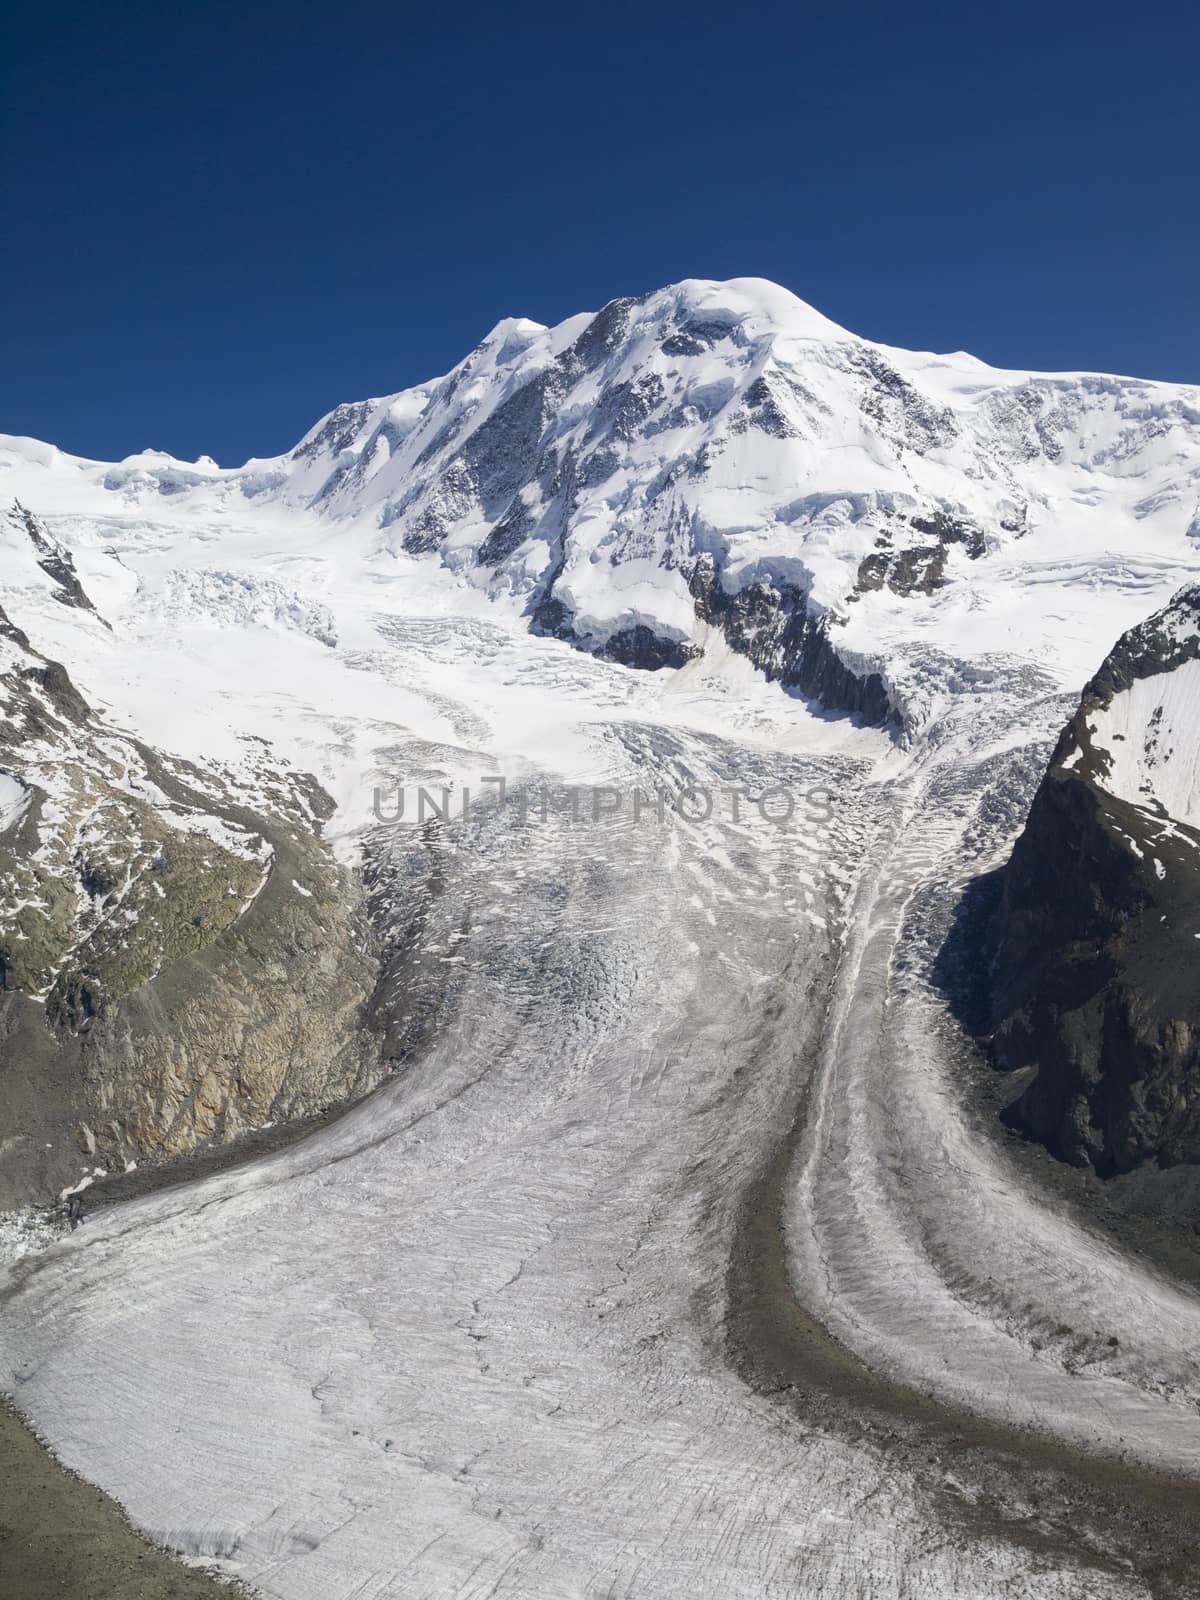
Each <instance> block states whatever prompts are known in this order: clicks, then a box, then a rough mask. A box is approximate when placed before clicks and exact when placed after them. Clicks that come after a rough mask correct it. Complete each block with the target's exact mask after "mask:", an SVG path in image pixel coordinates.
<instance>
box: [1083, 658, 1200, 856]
mask: <svg viewBox="0 0 1200 1600" xmlns="http://www.w3.org/2000/svg"><path fill="white" fill-rule="evenodd" d="M1089 727H1090V728H1091V730H1092V734H1093V741H1094V743H1095V744H1096V745H1098V746H1099V747H1100V748H1101V749H1102V750H1104V751H1105V752H1106V754H1107V755H1108V757H1109V760H1110V762H1111V765H1110V766H1109V768H1108V770H1107V771H1106V772H1105V773H1104V775H1103V778H1102V782H1103V784H1104V787H1105V788H1106V789H1107V790H1108V791H1109V793H1110V794H1114V795H1116V796H1117V798H1118V799H1121V800H1127V801H1129V802H1130V803H1131V804H1133V805H1137V806H1153V807H1155V808H1159V807H1161V809H1162V810H1163V811H1165V812H1166V814H1167V815H1168V816H1169V817H1173V818H1174V819H1175V820H1176V821H1177V822H1186V823H1190V824H1192V825H1193V826H1194V825H1196V824H1197V823H1200V661H1186V662H1183V663H1182V664H1181V665H1179V666H1177V667H1176V668H1175V669H1174V670H1173V671H1171V672H1160V673H1156V674H1155V675H1154V676H1153V677H1148V678H1138V679H1137V680H1136V681H1135V682H1134V683H1133V684H1132V685H1131V686H1130V687H1129V688H1128V689H1125V690H1123V691H1122V692H1121V693H1120V694H1117V695H1114V696H1113V699H1112V701H1111V703H1110V704H1109V705H1107V706H1106V707H1105V708H1104V710H1103V711H1100V712H1097V713H1096V715H1095V717H1094V718H1092V719H1090V721H1089Z"/></svg>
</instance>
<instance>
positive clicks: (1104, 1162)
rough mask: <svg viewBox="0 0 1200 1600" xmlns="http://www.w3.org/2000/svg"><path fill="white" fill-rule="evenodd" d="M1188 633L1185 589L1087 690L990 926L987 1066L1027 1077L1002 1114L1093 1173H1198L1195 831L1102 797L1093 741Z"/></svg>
mask: <svg viewBox="0 0 1200 1600" xmlns="http://www.w3.org/2000/svg"><path fill="white" fill-rule="evenodd" d="M1197 624H1200V589H1191V590H1185V591H1183V592H1182V593H1181V594H1180V595H1178V596H1176V598H1175V600H1174V601H1173V602H1172V603H1171V605H1170V606H1169V607H1167V608H1166V609H1165V610H1164V611H1163V612H1160V613H1158V614H1157V615H1156V616H1155V617H1152V618H1151V619H1150V620H1149V621H1148V622H1147V623H1145V624H1143V625H1142V626H1141V627H1139V628H1136V629H1133V630H1132V631H1131V632H1130V633H1128V634H1126V635H1125V636H1124V637H1123V638H1122V639H1121V640H1120V642H1119V643H1118V644H1117V646H1116V647H1115V649H1114V650H1113V651H1112V653H1111V654H1110V655H1109V657H1108V658H1107V660H1106V661H1105V662H1104V665H1103V666H1102V667H1101V669H1100V671H1099V672H1098V673H1097V675H1096V677H1095V678H1094V679H1093V680H1092V682H1091V683H1090V684H1089V685H1088V686H1087V688H1086V690H1085V691H1084V695H1083V699H1082V702H1081V705H1080V708H1079V711H1078V712H1077V713H1076V715H1075V717H1074V719H1073V720H1072V722H1071V723H1070V724H1069V725H1068V727H1067V729H1066V730H1065V731H1064V733H1063V735H1062V738H1061V739H1060V741H1059V743H1058V746H1057V748H1056V749H1055V752H1054V756H1053V758H1052V760H1051V763H1050V766H1049V769H1048V770H1047V772H1046V775H1045V777H1044V779H1043V781H1042V783H1041V785H1040V787H1039V789H1038V791H1037V794H1036V796H1035V799H1034V802H1033V806H1032V808H1031V811H1030V814H1029V819H1028V822H1027V824H1026V827H1025V830H1024V832H1023V833H1022V834H1021V836H1020V838H1019V839H1018V841H1017V844H1016V846H1015V848H1014V850H1013V854H1012V858H1011V861H1010V863H1009V865H1008V868H1007V870H1006V872H1005V875H1004V889H1003V894H1002V897H1001V901H1000V905H999V908H998V911H997V914H996V918H995V921H994V923H993V929H992V938H993V949H992V981H991V998H992V1019H991V1020H992V1025H993V1028H994V1044H995V1050H996V1054H997V1057H998V1060H999V1062H1000V1064H1001V1065H1003V1066H1005V1067H1008V1068H1013V1069H1020V1068H1024V1069H1030V1068H1032V1069H1034V1076H1033V1077H1032V1079H1031V1081H1030V1083H1029V1084H1028V1086H1027V1087H1026V1088H1025V1090H1024V1092H1023V1093H1022V1094H1021V1096H1020V1098H1019V1099H1018V1100H1017V1101H1016V1103H1015V1105H1014V1106H1013V1108H1012V1110H1011V1112H1010V1115H1011V1117H1012V1119H1013V1120H1014V1121H1015V1122H1016V1123H1017V1124H1018V1125H1019V1126H1020V1127H1022V1128H1023V1129H1025V1130H1026V1131H1027V1132H1028V1133H1030V1134H1031V1135H1032V1136H1033V1137H1035V1138H1036V1139H1038V1140H1040V1141H1041V1142H1042V1143H1044V1144H1046V1145H1047V1146H1048V1147H1049V1148H1050V1149H1051V1150H1053V1151H1054V1152H1055V1153H1056V1154H1058V1155H1059V1156H1061V1157H1062V1158H1064V1159H1065V1160H1067V1161H1071V1162H1074V1163H1076V1164H1079V1165H1091V1166H1093V1167H1094V1168H1095V1169H1096V1170H1097V1171H1098V1172H1099V1173H1101V1174H1102V1175H1110V1174H1113V1173H1118V1172H1126V1171H1129V1170H1131V1169H1132V1168H1134V1167H1137V1166H1139V1165H1141V1164H1143V1163H1146V1162H1150V1161H1158V1162H1159V1163H1160V1164H1162V1165H1168V1164H1174V1163H1179V1162H1200V982H1198V981H1197V976H1198V971H1200V968H1198V963H1200V834H1198V833H1197V832H1196V831H1195V830H1194V829H1192V828H1190V827H1188V826H1187V825H1186V824H1185V823H1182V822H1179V821H1173V820H1172V819H1170V818H1168V817H1167V816H1166V814H1165V812H1164V811H1163V810H1162V807H1161V806H1160V805H1156V804H1155V803H1154V802H1153V801H1152V800H1148V803H1146V804H1141V803H1138V804H1133V803H1131V802H1129V801H1128V800H1126V799H1122V798H1120V797H1118V796H1117V795H1114V794H1112V793H1110V792H1109V790H1108V789H1106V788H1105V787H1104V779H1105V778H1106V776H1108V774H1109V772H1110V770H1111V762H1112V756H1111V753H1110V752H1109V751H1106V750H1105V749H1104V748H1103V747H1102V745H1101V744H1100V742H1099V740H1098V738H1097V736H1096V735H1095V732H1094V728H1093V724H1094V722H1095V720H1096V718H1097V715H1098V713H1102V712H1103V711H1104V710H1105V709H1106V708H1107V707H1108V706H1109V705H1111V703H1112V700H1113V698H1114V696H1115V695H1117V694H1119V693H1121V692H1122V691H1123V690H1125V689H1128V688H1129V686H1130V685H1131V684H1132V683H1134V682H1135V681H1136V680H1138V679H1143V678H1149V677H1154V676H1157V675H1159V674H1164V673H1170V672H1172V671H1173V670H1174V669H1175V668H1177V667H1179V666H1180V665H1182V664H1183V663H1184V662H1185V661H1193V660H1196V659H1198V658H1200V626H1197ZM1147 737H1148V738H1153V737H1154V735H1153V732H1152V731H1151V732H1149V733H1148V735H1147Z"/></svg>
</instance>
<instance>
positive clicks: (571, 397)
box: [0, 278, 1200, 722]
mask: <svg viewBox="0 0 1200 1600" xmlns="http://www.w3.org/2000/svg"><path fill="white" fill-rule="evenodd" d="M0 492H8V493H11V494H13V495H16V496H18V497H20V498H21V500H22V501H23V503H25V504H27V505H28V506H30V507H31V508H32V509H33V510H34V511H36V512H38V513H39V514H41V515H44V516H46V517H48V518H49V519H50V520H51V522H55V523H60V524H61V525H62V536H63V537H64V538H65V539H67V540H68V542H69V540H70V537H72V536H74V535H75V534H83V533H84V531H85V530H87V529H91V530H98V529H99V528H100V527H101V526H105V525H109V524H114V523H125V522H128V521H129V520H130V519H134V520H137V519H141V520H142V521H143V522H145V521H150V522H155V523H157V522H159V521H164V522H165V523H167V524H169V525H170V526H171V527H175V528H181V527H182V526H183V525H185V524H186V525H188V526H189V527H191V528H192V529H193V530H195V529H200V528H203V529H206V530H208V531H207V532H206V533H205V540H206V542H207V543H208V544H209V545H210V546H211V544H212V542H213V540H214V539H220V538H221V537H222V535H221V530H222V529H228V530H230V532H231V534H232V533H234V532H235V531H236V540H235V542H239V541H240V546H241V547H243V554H242V555H237V556H236V557H235V556H233V555H231V554H230V553H229V552H228V551H227V550H222V551H221V553H220V558H219V559H217V560H213V559H211V558H212V557H213V554H214V552H213V550H212V549H211V548H209V549H207V550H206V552H205V555H206V559H205V561H204V563H203V565H204V568H205V569H206V570H212V571H218V572H220V573H223V574H229V573H232V572H235V571H236V570H237V567H238V562H239V560H243V559H249V557H248V556H246V555H245V554H244V549H245V548H248V547H245V540H244V536H245V535H246V534H247V533H249V534H251V536H252V542H253V531H254V530H255V529H257V530H260V531H261V532H262V535H263V537H265V538H267V540H268V542H269V543H270V544H271V546H272V548H277V547H278V541H279V540H280V539H284V540H285V541H286V539H288V538H290V539H292V540H293V541H298V542H300V543H302V544H303V545H304V547H305V549H314V548H316V547H317V546H320V545H322V544H324V543H326V542H327V546H328V547H327V550H326V551H325V553H324V554H323V555H322V557H321V559H322V560H326V561H328V562H330V563H334V564H336V565H338V566H339V567H343V568H344V567H345V565H346V563H348V562H349V563H354V562H360V561H366V562H367V563H369V564H374V565H375V566H377V567H378V573H379V575H380V576H381V578H386V579H393V578H400V579H405V575H406V574H411V571H412V565H413V563H419V564H420V565H421V567H422V570H424V571H437V572H439V573H440V574H441V581H445V582H447V583H449V584H451V585H457V586H467V587H469V588H470V589H473V590H476V591H479V592H480V593H481V594H482V595H485V596H487V597H489V598H490V599H492V600H494V601H496V602H498V603H500V604H501V605H502V606H503V607H504V608H506V609H508V610H512V609H513V608H515V609H516V610H517V611H519V612H520V613H521V614H523V616H524V617H525V619H526V625H527V626H529V627H530V628H531V629H533V630H534V631H535V632H543V633H550V634H554V635H557V636H558V637H561V638H564V639H568V640H570V641H572V642H574V643H576V644H579V645H581V646H583V647H584V648H586V649H589V650H591V651H593V652H596V653H600V654H603V655H607V656H609V657H610V658H612V659H615V660H618V661H623V662H628V663H631V664H635V665H641V666H661V665H680V664H682V663H684V662H685V661H687V660H690V659H693V658H694V657H695V656H696V655H697V654H699V653H701V652H702V651H704V650H705V648H706V647H707V643H708V642H709V641H710V640H711V637H712V634H713V631H714V630H717V631H719V632H721V633H722V634H724V635H725V638H726V640H727V641H731V642H732V643H733V644H734V648H735V649H738V650H739V651H741V652H742V653H745V654H748V655H749V656H750V659H751V660H752V661H753V662H754V663H755V664H756V665H757V666H759V667H761V668H762V669H763V670H765V671H766V672H768V673H769V674H770V675H772V676H775V677H778V678H781V679H782V680H783V681H784V683H785V684H788V685H791V686H798V687H801V688H804V689H805V690H807V691H809V692H819V693H821V694H823V695H824V696H826V698H829V697H830V696H832V697H833V698H834V700H835V701H836V702H837V703H841V704H850V705H852V706H854V707H855V708H857V709H863V703H862V696H861V694H860V693H859V692H858V691H854V692H853V693H850V694H849V698H848V699H847V697H846V695H845V694H843V695H840V696H838V695H835V694H834V691H833V690H832V688H831V686H830V684H831V680H830V678H829V676H828V673H829V672H832V673H833V676H834V678H839V680H840V678H841V676H842V675H843V674H849V676H850V678H852V679H854V680H855V681H857V682H858V683H860V684H862V683H865V682H867V681H868V680H869V679H871V678H872V677H874V678H876V679H877V680H878V682H879V684H880V686H881V687H880V692H879V693H878V694H876V693H874V692H873V693H872V695H870V696H868V699H869V701H870V703H871V704H872V705H874V706H876V708H878V706H879V705H882V704H887V705H890V708H891V711H892V712H893V714H896V715H898V716H900V717H901V718H902V719H904V720H907V721H909V722H913V721H920V720H921V719H922V718H923V717H924V716H927V715H929V714H930V713H931V711H932V709H933V708H934V707H935V706H936V704H937V703H939V697H940V696H942V695H943V694H944V692H945V691H946V685H947V684H952V683H953V682H956V681H957V682H961V681H962V679H963V674H964V673H966V675H967V677H968V678H969V679H970V681H973V682H976V683H986V682H989V681H995V674H996V672H997V670H1001V671H1007V670H1008V669H1007V668H1006V667H1004V663H1005V662H1009V663H1010V664H1011V663H1012V662H1013V661H1020V662H1022V663H1023V667H1022V670H1025V668H1026V667H1027V666H1028V663H1029V661H1030V660H1031V659H1032V658H1033V657H1034V656H1036V657H1037V659H1038V661H1039V664H1040V668H1041V670H1042V671H1043V672H1044V673H1045V674H1046V677H1047V681H1049V682H1053V683H1056V684H1058V685H1060V686H1063V687H1066V686H1068V685H1077V684H1078V683H1079V682H1081V681H1083V679H1084V678H1085V677H1086V676H1087V674H1088V673H1089V671H1090V670H1091V667H1092V665H1093V663H1094V651H1095V644H1096V638H1097V634H1099V635H1100V636H1101V637H1104V636H1105V635H1107V636H1108V637H1110V638H1115V637H1116V636H1117V635H1119V634H1120V633H1121V632H1122V631H1123V629H1125V628H1127V627H1128V626H1130V624H1131V623H1133V622H1134V621H1136V620H1137V618H1138V617H1139V616H1144V615H1145V614H1146V611H1147V610H1149V609H1151V608H1152V607H1153V606H1155V605H1158V604H1162V603H1163V601H1165V600H1166V599H1167V598H1168V596H1169V595H1170V593H1171V592H1172V591H1173V590H1174V589H1176V588H1177V587H1178V586H1179V585H1180V583H1182V582H1184V581H1186V580H1187V579H1188V578H1189V577H1192V576H1194V575H1195V574H1196V573H1197V572H1200V549H1198V548H1197V545H1196V541H1195V539H1194V537H1191V538H1189V530H1193V531H1194V527H1195V519H1196V507H1197V504H1198V503H1200V391H1197V390H1196V389H1188V388H1183V387H1180V386H1173V385H1168V384H1157V383H1152V382H1145V381H1140V380H1136V379H1130V378H1119V377H1108V376H1103V375H1095V374H1047V375H1039V374H1031V373H1028V372H1004V371H999V370H996V369H993V368H990V367H988V366H986V365H985V364H984V363H982V362H980V361H978V360H976V359H975V358H973V357H970V356H964V355H937V354H930V353H920V352H909V351H903V350H898V349H894V348H891V347H888V346H884V345H880V344H876V343H872V342H870V341H868V340H865V339H861V338H859V337H857V336H856V335H854V334H852V333H849V332H847V331H846V330H844V329H842V328H840V327H838V326H837V325H836V324H835V323H833V322H831V321H830V320H829V319H828V318H826V317H824V316H823V315H822V314H821V313H820V312H818V311H816V310H814V309H813V308H812V307H811V306H808V305H806V304H805V303H804V302H803V301H801V300H799V299H797V298H796V297H795V296H794V295H792V294H791V293H789V292H788V291H787V290H785V289H782V288H780V287H779V286H777V285H775V284H771V283H768V282H766V281H765V280H762V279H755V278H742V279H734V280H731V281H730V282H725V283H722V282H713V281H709V280H704V279H688V280H684V281H683V282H681V283H677V284H673V285H670V286H668V287H666V288H663V289H660V290H657V291H655V292H653V293H650V294H647V295H643V296H640V297H636V298H624V299H618V300H614V301H612V302H610V303H609V304H608V305H607V306H605V307H603V308H602V309H601V310H599V311H597V312H594V313H584V314H581V315H579V316H576V317H571V318H568V319H567V320H565V321H564V322H561V323H559V324H558V325H556V326H554V327H544V326H542V325H541V324H540V323H537V322H534V321H531V320H529V319H527V318H521V317H514V318H509V319H505V320H504V321H502V322H500V323H498V324H497V325H496V327H495V328H493V329H492V330H491V332H490V333H488V335H487V336H486V337H485V338H484V339H483V340H481V341H480V343H479V344H478V345H476V347H475V348H474V349H473V350H472V351H471V352H470V353H469V354H468V355H467V356H465V357H464V359H463V360H462V361H461V362H460V363H459V364H458V365H457V366H456V367H454V368H452V369H451V371H450V372H448V373H446V374H445V375H444V376H442V377H440V378H435V379H432V380H431V381H429V382H427V383H424V384H420V385H417V386H416V387H414V388H411V389H408V390H404V391H401V392H399V393H396V394H392V395H387V396H382V397H377V398H374V399H368V400H361V401H354V402H349V403H346V404H343V405H339V406H337V407H335V408H334V409H333V410H332V411H330V412H329V413H328V414H327V415H326V416H325V417H323V418H321V419H320V420H319V421H318V422H317V423H316V424H315V425H314V427H313V428H311V429H310V430H309V432H308V433H307V434H306V435H305V436H304V438H303V439H301V440H300V442H299V443H298V444H297V445H296V446H295V447H294V448H293V449H292V450H290V451H288V452H286V453H285V454H284V455H282V456H277V457H272V458H264V459H256V460H251V461H249V462H247V463H246V464H245V465H244V466H242V467H239V468H220V467H217V466H215V465H214V464H213V463H212V462H211V461H209V460H207V459H204V458H202V459H201V460H199V461H197V462H181V461H175V460H172V459H171V458H170V457H167V456H163V455H162V454H161V453H160V452H155V451H146V452H142V453H140V454H138V455H135V456H131V457H128V458H126V460H124V461H122V462H120V463H115V464H105V463H99V462H88V461H83V460H80V459H78V458H75V457H70V456H66V455H63V454H62V453H60V452H58V451H55V450H54V449H53V448H52V447H50V446H44V445H40V444H38V443H36V442H35V441H23V440H7V441H0ZM302 530H303V531H302ZM97 536H98V535H97ZM192 559H193V558H192V557H191V556H190V554H188V555H183V556H182V557H181V559H180V561H179V562H178V563H177V564H178V565H181V566H186V565H189V564H190V561H191V560H192ZM255 559H259V558H258V557H255ZM293 565H294V563H293ZM292 575H293V574H289V577H290V576H292ZM259 576H261V574H259ZM405 581H409V580H407V579H406V580H405ZM205 583H207V580H205ZM187 592H188V593H199V592H207V591H206V590H205V587H204V583H201V584H200V585H199V587H197V585H195V584H190V585H188V586H187ZM321 598H322V597H321V596H320V595H314V596H311V597H301V600H300V602H299V603H300V605H301V606H302V607H303V606H306V605H308V603H309V601H310V600H320V599H321ZM1085 612H1086V617H1087V621H1086V624H1085V623H1083V622H1082V621H1077V620H1076V619H1077V618H1078V619H1081V618H1082V617H1083V615H1084V613H1085ZM818 633H819V635H820V641H819V647H818V645H817V644H814V643H813V638H814V635H815V634H818ZM1033 639H1037V640H1038V641H1039V644H1038V648H1037V650H1036V651H1035V650H1032V649H1030V648H1028V644H1029V641H1031V640H1033ZM814 652H815V653H814ZM831 656H832V658H835V659H836V663H837V665H836V667H834V666H832V665H831ZM818 659H819V660H820V661H821V662H823V663H824V666H822V667H821V670H820V671H817V669H816V668H815V667H814V665H813V662H814V661H816V660H818ZM933 660H936V661H937V662H938V663H940V664H939V665H938V667H937V668H936V670H934V669H931V666H930V663H931V661H933ZM805 662H807V665H805V664H804V663H805ZM881 696H882V698H881Z"/></svg>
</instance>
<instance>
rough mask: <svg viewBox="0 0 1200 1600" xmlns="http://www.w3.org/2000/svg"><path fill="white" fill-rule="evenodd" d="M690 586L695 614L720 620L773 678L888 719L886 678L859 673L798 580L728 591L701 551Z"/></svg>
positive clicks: (837, 707)
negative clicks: (844, 657) (812, 607)
mask: <svg viewBox="0 0 1200 1600" xmlns="http://www.w3.org/2000/svg"><path fill="white" fill-rule="evenodd" d="M689 586H690V588H691V592H692V595H693V597H694V598H695V602H696V611H697V614H698V615H699V616H700V617H702V618H703V619H704V620H705V621H706V622H709V623H711V624H712V625H713V626H714V627H717V628H720V630H721V632H722V633H723V634H724V635H725V637H726V639H727V640H728V641H729V643H730V645H731V646H732V647H733V649H735V650H736V651H738V653H739V654H741V655H744V656H746V657H747V658H748V659H749V660H750V661H752V662H753V663H754V665H755V666H756V667H758V669H759V670H760V671H761V672H762V673H763V674H764V675H765V676H766V677H767V678H768V679H769V680H771V681H772V682H777V683H781V684H783V686H784V687H785V688H789V689H799V690H800V692H801V693H802V694H806V695H809V696H811V697H812V698H813V699H814V700H819V701H820V702H821V704H822V705H824V706H826V707H827V708H828V709H829V710H831V711H849V712H852V713H854V714H856V715H858V716H861V717H862V718H863V720H864V721H865V722H885V721H887V720H888V718H889V716H890V715H891V708H890V706H889V703H888V694H887V689H886V687H885V685H884V683H883V680H882V678H881V677H880V676H879V674H878V673H867V674H862V675H860V674H857V673H855V672H853V671H852V670H851V669H850V668H849V667H848V666H847V665H846V663H845V662H844V661H843V660H842V658H841V656H840V655H839V654H838V652H837V648H836V646H835V644H834V643H833V641H832V639H831V638H830V624H829V619H828V618H827V617H821V618H816V617H814V616H812V615H811V614H810V612H809V609H808V601H807V598H806V596H805V595H804V594H803V593H802V591H801V590H800V589H799V588H798V587H797V586H796V585H795V584H786V583H774V582H770V581H767V582H758V583H750V584H747V585H745V586H744V587H743V588H741V589H738V590H736V591H735V592H734V593H732V594H730V593H727V592H726V590H725V589H724V588H723V587H722V585H721V581H720V578H719V576H718V575H717V574H716V572H715V570H714V567H713V563H712V561H711V559H710V558H702V559H701V560H700V561H699V562H698V563H697V564H696V566H695V567H694V568H693V570H692V575H691V580H690V585H689Z"/></svg>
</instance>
